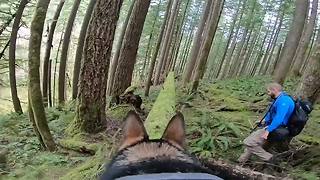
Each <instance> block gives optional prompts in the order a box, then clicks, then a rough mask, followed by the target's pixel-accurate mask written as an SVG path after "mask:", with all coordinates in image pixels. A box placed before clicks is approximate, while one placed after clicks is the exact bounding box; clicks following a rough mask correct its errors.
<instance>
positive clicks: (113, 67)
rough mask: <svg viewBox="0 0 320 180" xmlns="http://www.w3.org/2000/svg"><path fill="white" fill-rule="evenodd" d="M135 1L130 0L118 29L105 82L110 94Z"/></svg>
mask: <svg viewBox="0 0 320 180" xmlns="http://www.w3.org/2000/svg"><path fill="white" fill-rule="evenodd" d="M135 3H136V1H135V0H133V1H132V2H131V5H130V7H129V10H128V13H127V17H126V19H125V21H124V23H123V26H122V29H121V31H120V36H119V39H118V42H117V45H116V48H115V53H114V55H113V58H112V61H111V67H110V72H109V76H108V83H107V95H111V92H112V87H113V84H114V76H115V73H116V70H117V66H118V62H119V56H120V50H121V47H122V44H123V39H124V35H125V33H126V29H127V27H128V23H129V19H130V17H131V14H132V10H133V7H134V6H135Z"/></svg>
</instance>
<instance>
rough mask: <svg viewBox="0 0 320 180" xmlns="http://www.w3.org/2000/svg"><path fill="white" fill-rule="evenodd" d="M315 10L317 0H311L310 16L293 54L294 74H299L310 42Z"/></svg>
mask: <svg viewBox="0 0 320 180" xmlns="http://www.w3.org/2000/svg"><path fill="white" fill-rule="evenodd" d="M317 10H318V0H312V8H311V16H310V19H309V22H308V23H307V24H306V25H305V26H306V28H305V32H304V34H303V36H302V37H301V40H300V43H299V46H298V49H297V52H296V55H295V59H296V60H295V61H294V64H293V67H292V73H293V75H295V76H300V75H301V73H300V69H301V66H302V64H303V62H304V60H305V54H306V51H307V49H308V46H309V44H310V40H311V38H312V33H313V29H314V26H315V23H316V16H317Z"/></svg>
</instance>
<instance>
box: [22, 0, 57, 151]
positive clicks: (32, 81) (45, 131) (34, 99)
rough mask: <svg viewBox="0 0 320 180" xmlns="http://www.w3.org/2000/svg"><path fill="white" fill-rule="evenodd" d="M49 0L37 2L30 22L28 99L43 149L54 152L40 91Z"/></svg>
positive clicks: (54, 147)
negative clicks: (40, 71)
mask: <svg viewBox="0 0 320 180" xmlns="http://www.w3.org/2000/svg"><path fill="white" fill-rule="evenodd" d="M49 2H50V0H39V1H38V3H37V7H36V10H35V15H34V17H33V20H32V22H31V35H30V41H29V88H28V93H29V98H30V102H31V109H32V110H31V112H30V115H32V114H33V117H30V119H33V118H34V121H35V124H36V127H37V130H35V132H37V131H38V132H39V133H40V135H41V138H42V140H43V143H44V145H45V149H48V150H50V151H54V150H55V149H56V146H55V143H54V141H53V137H52V135H51V133H50V130H49V127H48V123H47V119H46V114H45V111H44V107H43V101H42V95H41V89H40V73H39V68H40V49H41V39H42V33H43V25H44V21H45V17H46V13H47V9H48V5H49Z"/></svg>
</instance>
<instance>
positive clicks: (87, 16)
mask: <svg viewBox="0 0 320 180" xmlns="http://www.w3.org/2000/svg"><path fill="white" fill-rule="evenodd" d="M96 1H97V0H90V2H89V5H88V7H87V10H86V14H85V16H84V19H83V22H82V26H81V30H80V34H79V39H78V47H77V51H76V57H75V59H74V67H73V79H72V99H76V98H77V95H78V82H79V74H80V68H81V59H82V53H83V46H84V40H85V38H86V34H87V29H88V24H89V21H90V19H91V15H92V11H93V8H94V5H95V4H96Z"/></svg>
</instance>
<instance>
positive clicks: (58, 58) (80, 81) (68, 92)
mask: <svg viewBox="0 0 320 180" xmlns="http://www.w3.org/2000/svg"><path fill="white" fill-rule="evenodd" d="M319 9H320V8H319V2H318V0H51V1H50V0H17V1H14V0H0V179H48V180H53V179H68V180H69V179H98V178H99V176H100V175H101V173H102V172H103V171H104V170H105V165H106V164H107V163H108V162H109V161H110V160H111V159H112V157H113V155H114V154H115V152H116V151H117V147H118V146H119V140H120V139H121V135H122V127H123V126H122V125H123V120H124V118H125V117H126V115H127V113H128V112H129V111H130V110H133V111H135V112H136V113H137V114H138V115H139V116H140V117H141V119H142V120H143V121H144V125H145V127H146V130H147V131H148V133H149V135H150V136H152V137H159V136H160V135H161V134H162V132H163V131H164V130H165V128H166V127H165V126H166V124H167V123H168V121H169V120H170V118H171V117H172V116H173V115H174V114H175V113H176V111H180V112H181V113H182V114H183V115H184V118H185V123H186V144H187V150H188V152H190V153H192V154H194V155H195V156H196V157H197V158H199V159H200V160H201V162H204V164H205V165H206V166H207V167H208V168H210V169H214V170H215V171H220V170H221V171H224V172H229V173H230V174H233V177H238V178H230V177H229V178H228V177H227V176H226V178H225V179H283V178H285V179H308V180H309V179H319V178H320V131H319V129H320V106H319V102H320V18H319V17H320V16H319V13H320V10H319ZM270 82H277V83H279V84H280V85H282V86H283V87H284V90H285V91H286V92H287V93H288V94H290V95H292V96H295V97H301V98H304V99H308V100H309V101H310V103H311V104H312V105H313V107H314V109H313V111H312V113H311V114H310V119H309V120H308V122H307V124H306V126H305V128H304V129H303V131H302V132H301V133H300V134H299V135H297V136H296V137H294V138H293V139H292V140H291V142H290V145H289V150H286V151H285V152H284V153H285V155H284V156H283V157H281V159H280V161H281V162H280V163H279V164H277V165H271V164H265V163H262V162H261V161H259V160H258V159H257V158H253V160H252V161H250V162H249V163H248V164H246V165H244V166H240V165H239V164H238V162H237V159H238V157H239V156H240V154H241V153H242V152H243V150H244V146H243V140H244V139H245V138H246V137H247V136H248V135H249V134H250V133H251V130H252V129H253V128H254V127H255V122H256V121H259V120H260V119H261V118H262V117H263V115H264V114H265V113H266V110H267V107H268V105H270V99H269V98H268V95H267V92H266V85H267V84H268V83H270ZM220 173H221V172H220ZM217 174H219V173H217ZM220 175H221V174H220ZM222 176H223V175H222ZM240 177H241V178H240Z"/></svg>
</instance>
